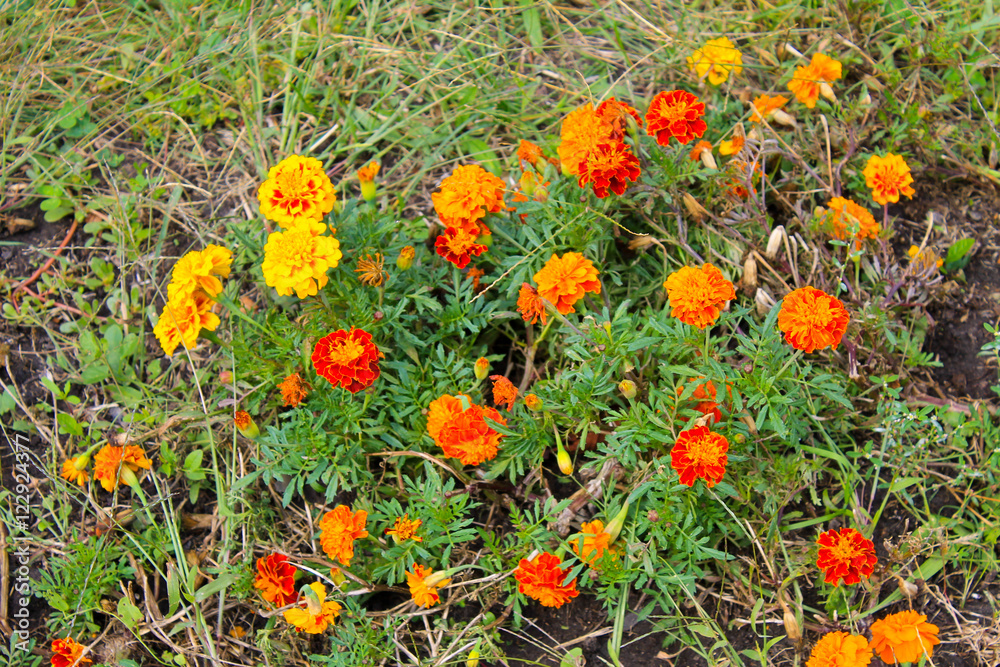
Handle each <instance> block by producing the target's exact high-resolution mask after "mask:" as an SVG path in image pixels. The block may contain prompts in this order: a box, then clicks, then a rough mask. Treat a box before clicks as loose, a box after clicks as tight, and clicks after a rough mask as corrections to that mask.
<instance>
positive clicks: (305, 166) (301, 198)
mask: <svg viewBox="0 0 1000 667" xmlns="http://www.w3.org/2000/svg"><path fill="white" fill-rule="evenodd" d="M257 199H258V200H260V212H261V213H263V214H264V217H266V218H267V219H268V220H273V221H274V222H276V223H278V225H279V226H281V228H282V229H288V230H291V229H295V228H297V227H300V226H306V227H308V226H309V223H316V222H319V221H320V220H322V219H323V216H325V215H326V214H327V213H329V212H330V211H332V210H333V205H334V203H335V202H336V201H337V195H336V194H334V191H333V183H332V182H331V181H330V177H329V176H327V175H326V172H325V171H324V170H323V164H322V163H321V162H320V161H319V160H317V159H316V158H312V157H301V156H299V155H291V156H289V157H287V158H285V159H284V160H282V161H281V162H279V163H278V164H276V165H275V166H273V167H271V169H270V171H268V172H267V180H265V181H264V182H263V183H261V186H260V188H259V189H258V190H257Z"/></svg>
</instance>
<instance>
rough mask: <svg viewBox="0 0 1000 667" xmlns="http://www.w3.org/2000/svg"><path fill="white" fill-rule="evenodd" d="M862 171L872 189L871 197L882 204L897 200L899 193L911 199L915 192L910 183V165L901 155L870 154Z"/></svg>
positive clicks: (911, 179)
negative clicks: (881, 155)
mask: <svg viewBox="0 0 1000 667" xmlns="http://www.w3.org/2000/svg"><path fill="white" fill-rule="evenodd" d="M862 173H863V174H864V175H865V184H866V185H867V186H868V187H869V188H871V189H872V198H873V199H874V200H875V201H877V202H878V203H879V204H882V205H883V206H885V205H886V204H888V203H889V202H893V203H896V202H898V201H899V196H900V195H906V196H907V197H909V198H910V199H913V195H914V194H916V190H914V189H913V187H912V186H911V185H910V183H912V182H913V176H912V175H911V174H910V166H909V165H908V164H906V160H904V159H903V156H902V155H894V154H893V153H888V154H887V155H886V156H885V157H879V156H878V155H872V156H871V157H870V158H868V164H866V165H865V169H864V171H863V172H862Z"/></svg>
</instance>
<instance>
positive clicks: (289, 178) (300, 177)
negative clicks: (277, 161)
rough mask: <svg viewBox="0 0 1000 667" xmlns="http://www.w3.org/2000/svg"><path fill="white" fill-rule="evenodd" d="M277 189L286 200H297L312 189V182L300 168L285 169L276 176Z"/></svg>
mask: <svg viewBox="0 0 1000 667" xmlns="http://www.w3.org/2000/svg"><path fill="white" fill-rule="evenodd" d="M277 180H278V188H279V190H280V191H281V193H282V194H283V195H285V197H286V198H288V199H297V198H299V197H301V196H303V195H305V194H308V193H309V191H310V190H311V189H312V188H311V185H312V181H311V179H310V178H309V177H307V176H306V175H305V174H304V173H302V169H301V168H295V169H285V170H283V171H282V172H281V173H280V174H278V179H277Z"/></svg>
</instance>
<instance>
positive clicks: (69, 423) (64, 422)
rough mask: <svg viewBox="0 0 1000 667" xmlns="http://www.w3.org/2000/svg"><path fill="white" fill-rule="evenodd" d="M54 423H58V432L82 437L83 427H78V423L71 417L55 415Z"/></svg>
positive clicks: (64, 414)
mask: <svg viewBox="0 0 1000 667" xmlns="http://www.w3.org/2000/svg"><path fill="white" fill-rule="evenodd" d="M56 422H58V423H59V430H60V431H62V432H64V433H69V434H70V435H76V436H82V435H83V427H82V426H80V422H78V421H77V420H76V419H74V418H73V415H68V414H66V413H65V412H60V413H59V414H57V415H56Z"/></svg>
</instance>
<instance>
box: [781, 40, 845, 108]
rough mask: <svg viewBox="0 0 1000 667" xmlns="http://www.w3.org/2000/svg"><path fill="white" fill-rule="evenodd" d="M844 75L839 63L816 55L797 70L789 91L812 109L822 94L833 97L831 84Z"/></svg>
mask: <svg viewBox="0 0 1000 667" xmlns="http://www.w3.org/2000/svg"><path fill="white" fill-rule="evenodd" d="M842 75H843V69H842V67H841V64H840V63H839V62H838V61H836V60H834V59H833V58H830V57H829V56H826V55H823V54H822V53H814V54H813V57H812V60H811V61H810V62H809V64H808V65H806V66H804V67H796V68H795V73H794V74H793V75H792V80H791V81H789V82H788V90H790V91H791V92H792V93H794V95H795V99H797V100H798V101H799V102H802V104H805V105H806V107H807V108H809V109H812V108H813V107H815V106H816V102H818V101H819V96H820V95H821V94H822V95H823V96H824V97H833V90H832V89H831V88H830V84H831V83H833V82H834V81H836V80H837V79H839V78H840V77H841V76H842Z"/></svg>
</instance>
